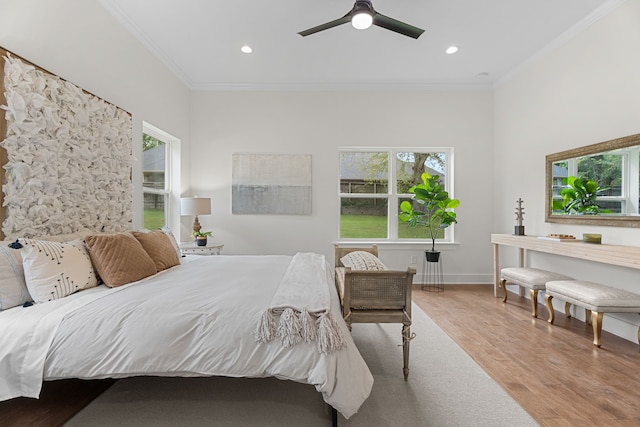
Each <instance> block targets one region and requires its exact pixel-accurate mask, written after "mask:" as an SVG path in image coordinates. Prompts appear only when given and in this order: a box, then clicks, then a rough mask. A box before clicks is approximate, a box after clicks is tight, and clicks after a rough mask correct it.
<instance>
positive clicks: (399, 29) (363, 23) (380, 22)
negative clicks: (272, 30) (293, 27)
mask: <svg viewBox="0 0 640 427" xmlns="http://www.w3.org/2000/svg"><path fill="white" fill-rule="evenodd" d="M349 21H351V24H352V25H353V26H354V28H357V29H359V30H364V29H366V28H369V27H370V26H371V25H377V26H378V27H382V28H386V29H387V30H391V31H395V32H396V33H400V34H403V35H405V36H408V37H413V38H414V39H417V38H418V37H420V35H421V34H422V33H424V30H423V29H420V28H418V27H414V26H413V25H409V24H406V23H404V22H401V21H398V20H397V19H393V18H389V17H388V16H385V15H383V14H381V13H378V12H376V11H375V9H374V8H373V5H372V4H371V1H369V0H356V3H355V4H354V5H353V9H351V10H350V11H349V12H348V13H347V14H346V15H344V16H343V17H342V18H339V19H335V20H333V21H330V22H327V23H326V24H322V25H318V26H317V27H313V28H309V29H308V30H304V31H300V32H299V33H298V34H300V35H301V36H303V37H305V36H308V35H310V34H314V33H317V32H320V31H324V30H328V29H329V28H333V27H337V26H338V25H342V24H346V23H347V22H349Z"/></svg>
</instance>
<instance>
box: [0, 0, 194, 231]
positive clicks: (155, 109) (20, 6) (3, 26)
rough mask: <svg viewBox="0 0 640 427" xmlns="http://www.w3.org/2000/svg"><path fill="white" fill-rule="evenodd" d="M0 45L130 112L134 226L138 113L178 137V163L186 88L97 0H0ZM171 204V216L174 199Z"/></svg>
mask: <svg viewBox="0 0 640 427" xmlns="http://www.w3.org/2000/svg"><path fill="white" fill-rule="evenodd" d="M0 46H2V47H4V48H5V49H7V50H9V51H12V52H14V53H15V54H17V55H19V56H21V57H23V58H24V59H26V60H28V61H31V62H33V63H35V64H36V65H38V66H40V67H42V68H45V69H47V70H48V71H50V72H52V73H55V74H57V75H59V76H60V77H62V78H64V79H65V80H68V81H70V82H72V83H74V84H76V85H78V86H80V87H81V88H83V89H85V90H87V91H89V92H91V93H93V94H95V95H97V96H100V97H101V98H103V99H105V100H106V101H108V102H111V103H113V104H115V105H117V106H119V107H121V108H123V109H125V110H127V111H129V112H130V113H132V117H133V155H134V157H135V158H136V161H135V163H134V166H133V176H132V177H133V184H134V226H135V227H141V226H142V218H141V213H142V189H141V185H142V171H141V162H140V161H141V159H142V121H147V122H149V123H151V124H153V125H156V126H158V127H160V128H162V129H163V130H165V131H167V132H169V133H171V134H172V135H174V136H175V137H177V138H179V139H180V140H181V141H182V144H181V145H182V148H183V156H182V159H183V161H182V169H183V170H184V169H185V167H186V166H187V164H188V158H189V144H188V140H189V94H190V92H189V90H188V89H187V88H186V87H185V86H184V85H183V84H182V83H181V82H180V80H179V79H178V78H176V77H175V76H174V75H173V74H171V73H170V72H169V71H168V70H167V69H166V67H165V66H164V65H162V64H161V63H160V61H158V60H157V59H156V58H155V57H154V56H153V55H152V54H151V53H149V51H148V50H146V49H145V48H144V47H143V46H142V45H141V44H140V43H139V42H138V41H137V40H136V39H135V38H134V37H133V36H131V35H130V34H129V32H128V31H126V30H125V29H124V28H123V27H122V26H121V25H120V23H118V22H117V21H116V20H115V18H113V17H112V16H111V15H110V14H109V13H108V12H107V11H106V10H105V9H104V8H103V7H102V6H101V5H100V4H99V3H98V2H97V1H86V0H56V1H50V0H20V1H16V0H0ZM182 184H183V185H184V186H185V187H187V186H188V184H189V183H188V177H183V183H182ZM174 202H176V200H174ZM173 210H174V212H175V213H176V218H179V216H178V215H179V204H176V203H174V204H173ZM172 226H173V227H174V228H177V227H179V225H178V223H177V222H176V223H175V224H172Z"/></svg>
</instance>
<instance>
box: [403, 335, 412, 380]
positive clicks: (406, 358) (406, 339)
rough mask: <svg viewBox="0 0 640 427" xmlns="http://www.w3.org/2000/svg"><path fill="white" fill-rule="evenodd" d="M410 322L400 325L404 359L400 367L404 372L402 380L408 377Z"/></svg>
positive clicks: (410, 337) (410, 338)
mask: <svg viewBox="0 0 640 427" xmlns="http://www.w3.org/2000/svg"><path fill="white" fill-rule="evenodd" d="M412 339H413V337H412V336H411V323H409V324H406V323H404V324H403V325H402V358H403V361H404V364H403V367H402V373H403V374H404V380H405V381H406V380H407V378H409V344H411V340H412Z"/></svg>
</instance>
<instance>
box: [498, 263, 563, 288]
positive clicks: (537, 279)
mask: <svg viewBox="0 0 640 427" xmlns="http://www.w3.org/2000/svg"><path fill="white" fill-rule="evenodd" d="M500 277H502V278H503V279H505V280H506V281H507V282H509V283H514V284H516V285H520V286H524V287H526V288H531V289H536V290H541V289H545V284H546V283H547V282H548V281H550V280H573V279H572V278H571V277H569V276H565V275H564V274H559V273H554V272H552V271H547V270H541V269H539V268H529V267H508V268H503V269H502V270H501V271H500Z"/></svg>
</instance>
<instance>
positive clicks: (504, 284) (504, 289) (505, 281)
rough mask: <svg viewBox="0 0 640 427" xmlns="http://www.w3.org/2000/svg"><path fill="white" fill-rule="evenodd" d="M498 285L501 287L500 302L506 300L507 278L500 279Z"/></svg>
mask: <svg viewBox="0 0 640 427" xmlns="http://www.w3.org/2000/svg"><path fill="white" fill-rule="evenodd" d="M500 287H501V288H502V302H507V280H506V279H500Z"/></svg>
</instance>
